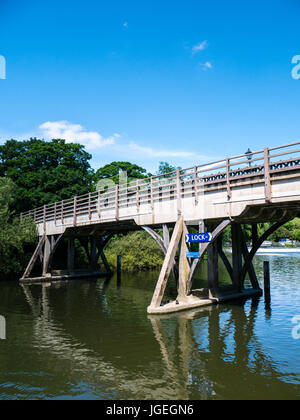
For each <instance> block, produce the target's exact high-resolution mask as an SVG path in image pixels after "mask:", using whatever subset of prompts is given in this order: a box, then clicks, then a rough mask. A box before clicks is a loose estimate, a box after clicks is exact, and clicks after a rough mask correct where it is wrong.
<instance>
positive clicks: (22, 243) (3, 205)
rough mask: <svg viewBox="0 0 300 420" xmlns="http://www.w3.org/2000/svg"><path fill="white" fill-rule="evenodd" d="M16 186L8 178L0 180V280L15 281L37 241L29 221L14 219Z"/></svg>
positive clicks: (34, 230) (32, 224) (33, 226)
mask: <svg viewBox="0 0 300 420" xmlns="http://www.w3.org/2000/svg"><path fill="white" fill-rule="evenodd" d="M15 191H16V186H15V184H14V183H13V182H12V181H11V179H9V178H0V280H11V279H15V278H17V277H18V276H20V275H21V274H22V271H23V269H24V267H25V265H26V264H27V263H28V260H29V259H30V256H31V254H32V246H33V245H34V243H35V241H36V239H37V233H36V227H35V225H34V223H33V222H32V221H31V220H30V219H24V220H22V222H20V220H19V218H16V217H15V212H14V208H15V206H16V194H15Z"/></svg>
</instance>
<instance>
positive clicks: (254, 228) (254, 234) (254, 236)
mask: <svg viewBox="0 0 300 420" xmlns="http://www.w3.org/2000/svg"><path fill="white" fill-rule="evenodd" d="M251 227H252V246H253V245H254V244H255V243H256V242H257V240H258V230H257V223H252V225H251Z"/></svg>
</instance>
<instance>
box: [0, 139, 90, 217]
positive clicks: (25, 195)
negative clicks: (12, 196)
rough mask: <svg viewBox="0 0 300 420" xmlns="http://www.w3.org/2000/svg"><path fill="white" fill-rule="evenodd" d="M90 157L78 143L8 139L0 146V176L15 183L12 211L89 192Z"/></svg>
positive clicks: (57, 140) (23, 209)
mask: <svg viewBox="0 0 300 420" xmlns="http://www.w3.org/2000/svg"><path fill="white" fill-rule="evenodd" d="M90 159H91V155H90V154H88V153H87V152H86V151H85V150H84V146H81V145H79V144H67V143H66V142H65V140H60V139H56V140H52V141H51V142H46V141H43V140H39V139H36V138H33V139H30V140H28V141H21V142H20V141H16V140H9V141H7V142H6V143H5V144H4V145H3V146H0V176H2V177H3V176H4V177H9V178H10V179H12V180H13V181H14V183H15V184H16V197H17V201H16V205H15V208H16V211H18V212H22V211H26V210H30V209H33V208H35V207H40V206H42V205H43V204H49V203H54V202H56V201H60V200H64V199H68V198H71V197H73V196H75V195H82V194H86V193H88V192H89V191H91V189H92V181H93V176H94V173H93V170H92V169H91V166H90V164H89V160H90Z"/></svg>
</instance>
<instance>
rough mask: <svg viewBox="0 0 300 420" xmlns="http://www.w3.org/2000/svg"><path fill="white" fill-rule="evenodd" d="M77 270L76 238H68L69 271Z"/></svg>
mask: <svg viewBox="0 0 300 420" xmlns="http://www.w3.org/2000/svg"><path fill="white" fill-rule="evenodd" d="M74 268H75V246H74V238H68V270H69V272H72V271H74Z"/></svg>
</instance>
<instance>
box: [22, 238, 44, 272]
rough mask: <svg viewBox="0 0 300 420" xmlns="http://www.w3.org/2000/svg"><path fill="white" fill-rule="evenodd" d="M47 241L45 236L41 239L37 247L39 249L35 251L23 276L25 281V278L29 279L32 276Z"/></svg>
mask: <svg viewBox="0 0 300 420" xmlns="http://www.w3.org/2000/svg"><path fill="white" fill-rule="evenodd" d="M45 241H46V235H43V236H42V237H41V238H40V240H39V243H38V245H37V247H36V249H35V251H34V253H33V255H32V257H31V259H30V261H29V264H28V266H27V267H26V270H25V272H24V274H23V277H22V279H25V278H27V277H29V276H30V274H31V272H32V270H33V267H34V264H35V263H36V260H37V259H38V257H39V256H40V255H41V251H42V249H43V246H44V244H45Z"/></svg>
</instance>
